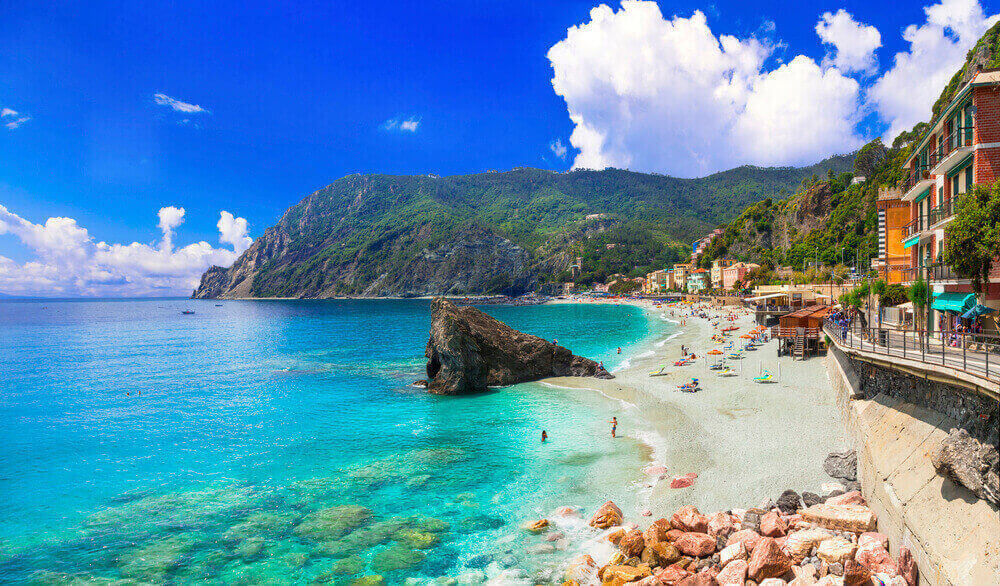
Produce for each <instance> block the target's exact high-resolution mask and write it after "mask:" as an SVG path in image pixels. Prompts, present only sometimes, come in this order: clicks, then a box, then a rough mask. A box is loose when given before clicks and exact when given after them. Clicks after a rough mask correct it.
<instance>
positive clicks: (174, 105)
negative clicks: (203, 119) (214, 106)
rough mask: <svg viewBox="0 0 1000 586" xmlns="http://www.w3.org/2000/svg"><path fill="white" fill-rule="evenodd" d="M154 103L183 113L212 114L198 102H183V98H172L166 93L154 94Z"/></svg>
mask: <svg viewBox="0 0 1000 586" xmlns="http://www.w3.org/2000/svg"><path fill="white" fill-rule="evenodd" d="M153 103H155V104H156V105H158V106H166V107H168V108H170V109H171V110H173V111H174V112H180V113H182V114H211V112H209V111H208V110H206V109H205V108H202V107H201V106H199V105H197V104H189V103H188V102H182V101H181V100H178V99H177V98H172V97H170V96H168V95H167V94H164V93H155V94H153Z"/></svg>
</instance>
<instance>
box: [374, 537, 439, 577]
mask: <svg viewBox="0 0 1000 586" xmlns="http://www.w3.org/2000/svg"><path fill="white" fill-rule="evenodd" d="M425 557H426V556H425V554H424V553H423V552H420V551H415V550H412V549H410V548H408V547H405V546H402V545H399V544H395V545H390V546H389V547H387V548H385V549H383V550H381V551H379V552H378V553H376V554H375V557H374V558H373V559H372V570H374V571H376V572H396V571H399V570H408V569H410V568H412V567H413V566H416V565H417V564H419V563H420V562H422V561H424V558H425Z"/></svg>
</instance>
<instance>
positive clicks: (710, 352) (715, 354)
mask: <svg viewBox="0 0 1000 586" xmlns="http://www.w3.org/2000/svg"><path fill="white" fill-rule="evenodd" d="M708 353H709V354H711V355H712V356H718V355H720V354H722V351H721V350H719V349H718V348H715V349H712V350H709V351H708Z"/></svg>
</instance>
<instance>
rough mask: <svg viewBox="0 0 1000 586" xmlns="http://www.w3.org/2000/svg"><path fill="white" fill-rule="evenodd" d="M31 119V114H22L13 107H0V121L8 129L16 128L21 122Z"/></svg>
mask: <svg viewBox="0 0 1000 586" xmlns="http://www.w3.org/2000/svg"><path fill="white" fill-rule="evenodd" d="M29 120H31V116H25V115H22V114H21V113H20V112H18V111H17V110H14V109H13V108H6V107H5V108H3V109H0V122H2V123H3V125H4V126H6V127H7V129H8V130H17V129H18V128H20V127H21V125H22V124H24V123H25V122H28V121H29Z"/></svg>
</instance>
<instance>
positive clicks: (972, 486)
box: [931, 429, 1000, 505]
mask: <svg viewBox="0 0 1000 586" xmlns="http://www.w3.org/2000/svg"><path fill="white" fill-rule="evenodd" d="M931 462H932V463H933V464H934V468H935V469H936V470H937V472H938V474H941V475H942V476H947V477H949V478H951V479H952V480H954V481H955V482H957V483H959V484H961V485H962V486H964V487H965V488H968V489H969V490H971V491H972V493H973V494H975V495H976V496H977V497H979V498H981V499H985V500H986V501H989V502H991V503H993V504H994V505H1000V453H998V452H997V448H996V447H995V446H991V445H990V444H985V443H982V442H980V441H979V440H977V439H976V438H974V437H972V436H971V435H969V432H968V431H966V430H964V429H956V430H952V432H951V433H950V434H948V437H946V438H945V439H944V441H942V442H941V446H940V447H939V448H938V449H937V451H935V452H934V454H933V455H932V456H931Z"/></svg>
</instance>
